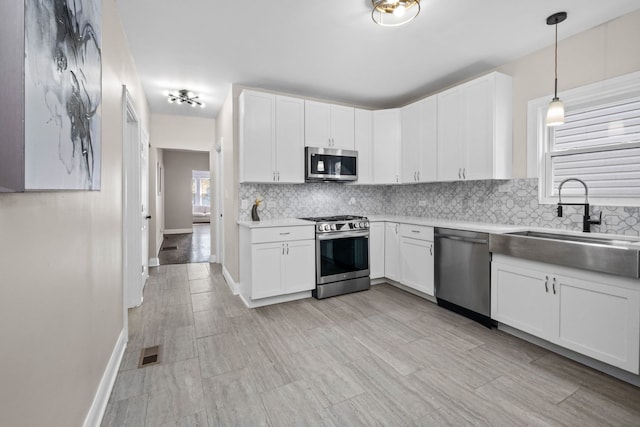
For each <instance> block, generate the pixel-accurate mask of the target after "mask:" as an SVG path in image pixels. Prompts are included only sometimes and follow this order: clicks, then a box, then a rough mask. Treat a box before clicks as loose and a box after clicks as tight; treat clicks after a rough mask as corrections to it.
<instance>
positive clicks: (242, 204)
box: [240, 199, 249, 209]
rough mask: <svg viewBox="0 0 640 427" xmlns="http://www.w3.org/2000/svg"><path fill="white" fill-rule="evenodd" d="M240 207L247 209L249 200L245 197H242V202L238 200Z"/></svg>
mask: <svg viewBox="0 0 640 427" xmlns="http://www.w3.org/2000/svg"><path fill="white" fill-rule="evenodd" d="M240 207H241V208H242V209H249V201H248V200H247V199H242V202H240Z"/></svg>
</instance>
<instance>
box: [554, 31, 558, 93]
mask: <svg viewBox="0 0 640 427" xmlns="http://www.w3.org/2000/svg"><path fill="white" fill-rule="evenodd" d="M554 61H555V89H554V91H553V97H554V99H556V98H558V23H557V22H556V48H555V59H554Z"/></svg>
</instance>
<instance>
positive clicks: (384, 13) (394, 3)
mask: <svg viewBox="0 0 640 427" xmlns="http://www.w3.org/2000/svg"><path fill="white" fill-rule="evenodd" d="M371 4H372V5H373V10H372V11H371V19H373V22H375V23H376V24H378V25H382V26H383V27H397V26H399V25H404V24H406V23H407V22H409V21H411V20H413V19H414V18H415V17H416V16H418V13H420V0H371Z"/></svg>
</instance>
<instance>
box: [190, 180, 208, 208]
mask: <svg viewBox="0 0 640 427" xmlns="http://www.w3.org/2000/svg"><path fill="white" fill-rule="evenodd" d="M191 176H192V177H191V204H192V205H193V206H211V180H210V178H209V171H192V175H191Z"/></svg>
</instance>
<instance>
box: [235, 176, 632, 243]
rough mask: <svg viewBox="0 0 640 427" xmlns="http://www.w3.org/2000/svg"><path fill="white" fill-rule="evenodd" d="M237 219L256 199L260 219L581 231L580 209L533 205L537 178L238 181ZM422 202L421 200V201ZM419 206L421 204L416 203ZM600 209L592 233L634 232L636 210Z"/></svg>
mask: <svg viewBox="0 0 640 427" xmlns="http://www.w3.org/2000/svg"><path fill="white" fill-rule="evenodd" d="M239 196H240V200H241V201H242V200H248V201H249V209H240V212H239V219H240V220H250V219H251V212H250V210H251V205H253V201H254V200H255V199H256V197H260V198H262V199H264V200H265V202H266V203H263V204H262V205H261V206H260V208H259V213H260V217H261V218H263V219H280V218H302V217H308V216H319V215H343V214H344V215H349V214H353V215H405V216H417V217H425V218H436V219H447V220H459V221H475V222H483V223H493V224H513V225H524V226H532V227H551V228H558V229H572V230H581V229H582V207H581V206H578V207H571V206H567V207H565V216H564V217H563V218H557V216H556V205H540V204H538V180H537V179H514V180H500V181H498V180H487V181H459V182H447V183H430V184H410V185H394V186H375V185H344V184H336V183H314V184H297V185H296V184H290V185H287V184H241V185H240V194H239ZM421 202H425V203H421ZM423 204H424V206H422V205H423ZM600 210H602V220H603V225H601V226H597V225H594V226H592V230H593V231H594V232H596V231H598V232H602V233H613V234H625V235H629V236H640V219H639V217H640V208H638V207H609V206H604V207H603V206H592V207H591V212H592V213H593V214H595V213H596V212H598V211H600Z"/></svg>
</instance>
